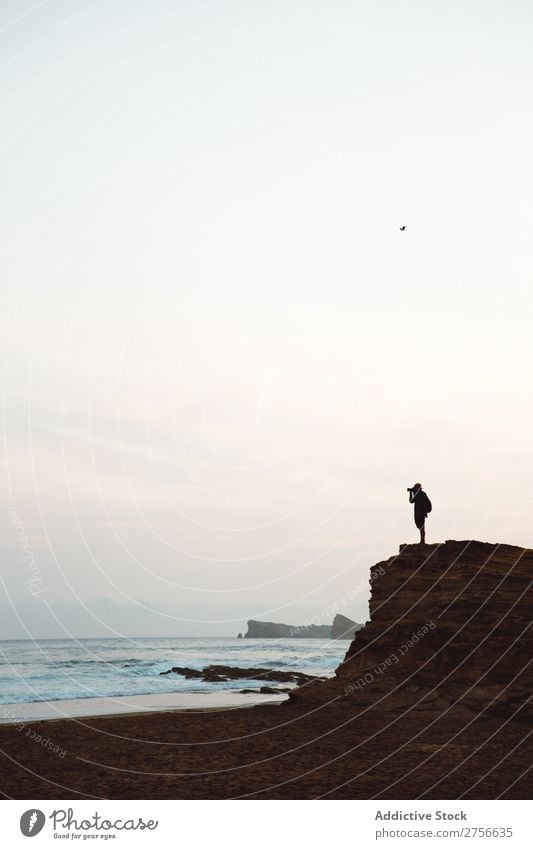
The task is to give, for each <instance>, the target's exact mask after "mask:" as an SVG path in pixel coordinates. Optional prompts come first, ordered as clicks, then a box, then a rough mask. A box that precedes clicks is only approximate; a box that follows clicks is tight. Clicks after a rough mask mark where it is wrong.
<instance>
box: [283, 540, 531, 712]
mask: <svg viewBox="0 0 533 849" xmlns="http://www.w3.org/2000/svg"><path fill="white" fill-rule="evenodd" d="M532 574H533V551H531V550H529V549H522V548H517V547H515V546H509V545H497V544H491V543H482V542H476V541H464V542H457V541H452V540H449V541H447V542H445V543H443V544H440V545H431V546H430V545H425V546H419V545H409V546H401V547H400V553H399V555H397V556H395V557H391V558H390V559H389V560H385V561H383V562H382V563H378V564H376V565H375V566H374V567H372V569H371V570H370V583H371V599H370V622H369V623H368V624H367V625H366V626H365V627H364V628H362V629H361V630H360V631H358V632H357V633H356V635H355V638H354V640H353V641H352V643H351V645H350V647H349V649H348V652H347V654H346V657H345V660H344V662H343V663H342V664H341V665H340V666H339V668H338V669H337V671H336V678H335V679H330V680H329V681H327V682H326V683H325V684H316V685H315V684H313V685H310V686H308V687H303V688H299V689H298V690H295V691H293V693H292V694H291V701H292V703H293V704H298V703H302V702H307V701H309V702H317V701H319V702H324V701H329V700H331V699H334V700H336V701H337V700H339V701H342V702H344V701H346V700H352V701H353V703H354V706H355V705H357V709H358V710H359V709H360V708H361V707H365V706H366V707H368V708H370V707H372V708H375V709H376V710H379V711H380V713H383V712H387V711H389V712H392V713H395V714H397V713H398V712H401V711H403V710H406V709H409V711H411V712H412V711H415V712H416V713H417V714H422V715H424V716H427V717H428V718H430V717H431V716H432V715H434V716H438V715H439V714H440V713H442V712H443V711H447V710H449V709H454V710H461V711H470V712H472V713H475V714H478V713H479V712H481V711H483V712H484V715H485V716H487V715H493V716H502V717H512V716H513V715H515V716H520V718H521V719H524V717H525V716H526V714H528V712H529V714H530V711H531V708H530V707H529V708H528V707H527V706H526V702H527V699H528V698H529V696H530V694H531V689H532V675H531V666H530V663H531V658H532V654H533V645H532V638H531V629H530V622H531V609H532V602H533V591H532V586H531V577H532ZM530 715H531V714H530Z"/></svg>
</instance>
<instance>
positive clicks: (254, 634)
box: [244, 613, 362, 640]
mask: <svg viewBox="0 0 533 849" xmlns="http://www.w3.org/2000/svg"><path fill="white" fill-rule="evenodd" d="M358 628H362V625H358V624H357V622H353V621H352V620H351V619H348V617H347V616H341V614H340V613H338V614H337V615H336V616H335V618H334V620H333V624H332V625H284V624H283V623H281V622H261V621H259V620H258V619H249V620H248V631H247V632H246V634H245V635H244V636H245V637H251V638H262V639H264V638H278V639H280V638H287V637H295V638H300V639H302V638H311V639H312V638H315V639H317V638H318V639H330V638H331V639H333V640H351V639H353V635H354V633H355V631H357V629H358Z"/></svg>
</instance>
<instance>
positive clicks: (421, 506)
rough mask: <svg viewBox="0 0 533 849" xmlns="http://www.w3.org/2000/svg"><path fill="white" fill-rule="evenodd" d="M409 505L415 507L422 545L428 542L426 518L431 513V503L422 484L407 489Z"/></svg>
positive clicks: (416, 522)
mask: <svg viewBox="0 0 533 849" xmlns="http://www.w3.org/2000/svg"><path fill="white" fill-rule="evenodd" d="M407 492H408V493H409V504H414V505H415V525H416V526H417V528H418V530H419V531H420V545H424V543H425V541H426V516H427V515H428V513H431V501H430V500H429V498H428V497H427V495H426V493H425V492H424V490H423V489H422V484H421V483H415V485H414V486H409V487H407Z"/></svg>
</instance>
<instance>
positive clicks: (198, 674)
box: [159, 664, 324, 692]
mask: <svg viewBox="0 0 533 849" xmlns="http://www.w3.org/2000/svg"><path fill="white" fill-rule="evenodd" d="M171 672H173V673H174V674H176V675H183V676H184V677H185V678H202V679H203V680H204V681H210V682H212V681H214V682H219V681H242V680H246V679H250V680H252V681H277V682H280V683H282V684H283V683H286V684H298V686H302V684H308V683H310V682H311V681H322V680H324V679H322V678H318V677H317V676H316V675H309V674H307V673H305V672H297V671H294V670H291V671H288V670H284V669H282V670H277V669H263V668H261V667H253V666H252V667H249V668H242V667H239V666H220V665H216V664H211V665H210V666H206V667H204V669H202V670H198V669H189V667H187V666H173V667H172V669H168V670H167V671H166V672H160V673H159V674H160V675H168V674H169V673H171ZM278 692H279V691H278Z"/></svg>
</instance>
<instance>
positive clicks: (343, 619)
mask: <svg viewBox="0 0 533 849" xmlns="http://www.w3.org/2000/svg"><path fill="white" fill-rule="evenodd" d="M362 627H363V626H362V625H358V624H357V622H353V621H352V620H351V619H348V617H347V616H343V615H342V613H337V615H336V617H335V619H334V620H333V625H332V626H331V639H332V640H353V638H354V634H355V632H356V631H359V630H360V629H361V628H362Z"/></svg>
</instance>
